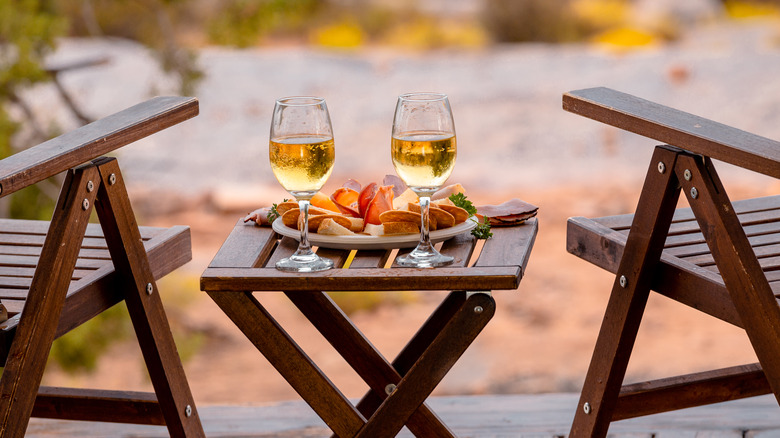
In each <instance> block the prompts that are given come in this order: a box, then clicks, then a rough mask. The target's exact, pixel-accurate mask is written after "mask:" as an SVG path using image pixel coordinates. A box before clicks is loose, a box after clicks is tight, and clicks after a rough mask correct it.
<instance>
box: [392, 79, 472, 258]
mask: <svg viewBox="0 0 780 438" xmlns="http://www.w3.org/2000/svg"><path fill="white" fill-rule="evenodd" d="M390 151H391V154H390V155H391V158H392V161H393V166H394V167H395V171H396V173H397V174H398V176H399V177H400V178H401V179H402V180H403V181H404V183H406V185H407V186H408V187H409V188H410V189H412V190H413V191H414V192H415V193H416V194H417V196H418V197H419V199H420V212H421V216H422V217H421V224H420V242H419V243H418V244H417V247H416V248H415V249H414V250H413V251H412V252H410V253H409V254H406V255H403V256H401V257H398V258H397V259H396V263H397V264H398V265H399V266H408V267H420V268H428V267H436V266H444V265H448V264H450V263H452V261H453V258H452V257H450V256H446V255H443V254H441V253H439V252H438V251H437V250H436V248H434V246H433V244H431V241H430V236H429V222H428V219H429V211H430V198H431V195H433V193H434V192H435V191H436V190H438V189H439V188H440V187H441V186H442V185H443V184H444V182H445V181H446V180H447V178H449V176H450V174H451V173H452V169H453V168H454V167H455V159H456V157H457V141H456V138H455V123H454V121H453V118H452V110H451V108H450V103H449V100H448V98H447V96H446V95H445V94H439V93H408V94H402V95H401V96H399V97H398V102H397V104H396V108H395V117H394V119H393V132H392V140H391V145H390Z"/></svg>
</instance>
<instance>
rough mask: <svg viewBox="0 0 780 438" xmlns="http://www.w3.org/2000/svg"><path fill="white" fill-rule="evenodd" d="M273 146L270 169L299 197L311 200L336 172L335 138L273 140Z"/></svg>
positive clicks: (280, 138)
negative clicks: (331, 174) (334, 166)
mask: <svg viewBox="0 0 780 438" xmlns="http://www.w3.org/2000/svg"><path fill="white" fill-rule="evenodd" d="M270 143H271V144H270V148H269V156H270V159H271V170H273V172H274V175H275V176H276V179H277V180H279V183H280V184H281V185H282V187H284V188H285V190H287V191H288V192H290V193H291V194H292V195H293V196H295V197H296V198H299V199H308V198H307V196H308V197H309V198H311V196H312V195H314V193H316V192H317V191H318V190H319V189H320V188H322V185H323V184H325V181H327V179H328V177H329V176H330V173H331V171H333V163H334V161H335V160H336V149H335V147H334V144H333V138H332V137H324V136H314V135H306V136H289V137H279V138H274V139H271V142H270Z"/></svg>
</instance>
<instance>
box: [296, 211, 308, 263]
mask: <svg viewBox="0 0 780 438" xmlns="http://www.w3.org/2000/svg"><path fill="white" fill-rule="evenodd" d="M298 208H300V212H301V214H300V215H298V217H299V218H300V221H301V223H299V224H298V226H299V227H300V228H301V241H300V243H299V244H298V251H297V253H298V254H309V253H311V244H310V243H309V200H308V199H302V200H300V201H298Z"/></svg>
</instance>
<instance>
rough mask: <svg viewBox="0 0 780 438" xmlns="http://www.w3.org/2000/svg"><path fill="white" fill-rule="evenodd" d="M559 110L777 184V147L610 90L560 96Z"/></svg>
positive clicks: (779, 144)
mask: <svg viewBox="0 0 780 438" xmlns="http://www.w3.org/2000/svg"><path fill="white" fill-rule="evenodd" d="M563 109H564V110H566V111H569V112H572V113H575V114H579V115H581V116H584V117H588V118H591V119H593V120H597V121H599V122H602V123H606V124H608V125H612V126H615V127H618V128H620V129H624V130H626V131H629V132H633V133H636V134H639V135H642V136H645V137H648V138H652V139H655V140H658V141H661V142H663V143H666V144H669V145H672V146H676V147H678V148H681V149H684V150H687V151H690V152H693V153H696V154H701V155H706V156H708V157H710V158H714V159H716V160H720V161H724V162H726V163H730V164H733V165H735V166H739V167H743V168H745V169H749V170H752V171H754V172H758V173H762V174H764V175H769V176H772V177H775V178H780V142H777V141H774V140H770V139H768V138H765V137H761V136H758V135H755V134H751V133H749V132H745V131H742V130H739V129H736V128H732V127H730V126H727V125H723V124H720V123H717V122H713V121H711V120H708V119H705V118H702V117H699V116H695V115H693V114H689V113H686V112H683V111H679V110H676V109H673V108H669V107H667V106H664V105H660V104H657V103H654V102H650V101H647V100H644V99H640V98H638V97H635V96H632V95H630V94H626V93H621V92H619V91H615V90H611V89H609V88H588V89H584V90H577V91H571V92H569V93H565V94H564V95H563Z"/></svg>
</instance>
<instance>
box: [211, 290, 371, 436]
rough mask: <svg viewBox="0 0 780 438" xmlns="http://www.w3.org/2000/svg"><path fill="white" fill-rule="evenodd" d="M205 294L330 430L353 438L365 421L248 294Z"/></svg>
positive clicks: (249, 293)
mask: <svg viewBox="0 0 780 438" xmlns="http://www.w3.org/2000/svg"><path fill="white" fill-rule="evenodd" d="M208 294H209V296H210V297H211V298H212V299H213V300H214V302H215V303H217V305H218V306H219V307H220V308H221V309H222V311H223V312H225V314H226V315H227V316H228V317H229V318H230V319H231V320H232V321H233V323H234V324H236V326H237V327H238V328H239V329H240V330H241V331H242V332H243V333H244V335H245V336H246V337H247V338H248V339H249V340H250V341H251V342H252V343H253V344H254V345H255V347H257V349H258V350H260V352H261V353H262V354H263V356H265V358H266V359H268V361H269V362H270V363H271V365H273V367H274V368H276V370H277V371H278V372H279V374H281V375H282V377H284V379H285V380H287V382H288V383H289V384H290V385H291V386H292V387H293V389H295V391H296V392H297V393H298V394H299V395H300V396H301V397H302V398H303V399H304V400H305V401H306V402H307V403H308V404H309V406H311V407H312V409H314V411H315V412H316V413H317V415H319V416H320V418H322V419H323V420H324V421H325V423H326V424H327V425H328V427H330V429H331V430H333V431H334V432H335V433H336V434H338V435H339V436H341V437H352V436H355V434H356V433H357V432H358V431H359V430H360V429H361V428H362V427H363V425H364V424H365V422H366V420H365V418H364V417H363V416H362V415H361V414H360V413H359V412H358V411H357V409H355V407H354V406H352V403H350V402H349V400H347V398H346V397H344V395H343V394H342V393H341V392H340V391H339V390H338V389H337V388H336V387H335V386H334V385H333V383H332V382H331V381H330V380H329V379H328V378H327V376H325V374H324V373H323V372H322V371H321V370H320V369H319V368H318V367H317V366H316V365H315V364H314V362H312V360H311V359H310V358H309V357H308V356H307V355H306V353H304V352H303V350H301V348H300V347H299V346H298V344H296V343H295V341H294V340H293V339H292V338H291V337H290V335H289V334H287V332H285V330H284V329H283V328H282V327H281V326H280V325H279V324H278V323H277V322H276V320H274V318H273V317H272V316H271V315H270V314H269V313H268V311H267V310H266V309H265V308H264V307H263V306H262V305H261V304H260V302H259V301H257V299H255V297H254V296H252V293H251V292H208Z"/></svg>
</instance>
